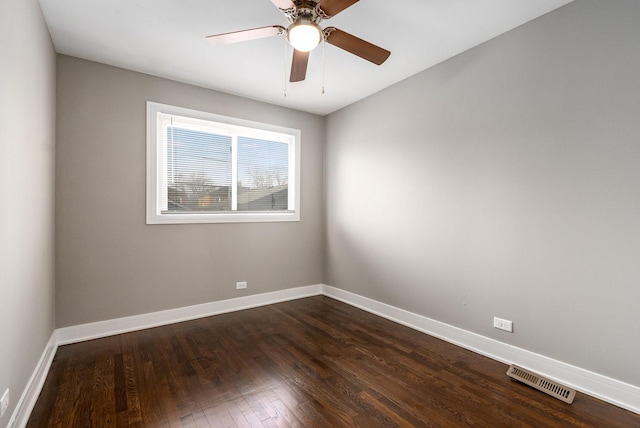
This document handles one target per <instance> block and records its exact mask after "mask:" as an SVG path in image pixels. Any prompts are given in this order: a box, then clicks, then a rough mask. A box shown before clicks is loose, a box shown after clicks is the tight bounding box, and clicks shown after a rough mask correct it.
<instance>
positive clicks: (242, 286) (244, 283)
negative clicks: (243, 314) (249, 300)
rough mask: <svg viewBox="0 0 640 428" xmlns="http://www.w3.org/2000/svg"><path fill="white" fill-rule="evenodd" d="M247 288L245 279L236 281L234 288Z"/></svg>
mask: <svg viewBox="0 0 640 428" xmlns="http://www.w3.org/2000/svg"><path fill="white" fill-rule="evenodd" d="M245 288H247V281H242V282H236V290H244V289H245Z"/></svg>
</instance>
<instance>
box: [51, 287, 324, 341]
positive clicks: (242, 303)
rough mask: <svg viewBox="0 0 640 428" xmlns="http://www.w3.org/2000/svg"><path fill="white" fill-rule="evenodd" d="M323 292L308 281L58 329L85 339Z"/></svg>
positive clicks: (66, 337) (63, 335)
mask: <svg viewBox="0 0 640 428" xmlns="http://www.w3.org/2000/svg"><path fill="white" fill-rule="evenodd" d="M319 294H322V285H308V286H306V287H296V288H288V289H286V290H279V291H272V292H270V293H262V294H253V295H251V296H244V297H236V298H233V299H227V300H218V301H216V302H209V303H202V304H199V305H193V306H185V307H182V308H176V309H168V310H165V311H159V312H151V313H148V314H142V315H134V316H130V317H124V318H116V319H112V320H107V321H98V322H92V323H89V324H81V325H75V326H72V327H64V328H59V329H57V330H56V334H57V337H58V345H66V344H69V343H76V342H82V341H85V340H91V339H97V338H100V337H106V336H113V335H114V334H120V333H128V332H130V331H136V330H144V329H146V328H152V327H158V326H161V325H167V324H173V323H177V322H182V321H189V320H193V319H197V318H204V317H209V316H212V315H218V314H224V313H227V312H234V311H241V310H243V309H250V308H255V307H258V306H265V305H271V304H273V303H279V302H285V301H287V300H295V299H301V298H303V297H309V296H317V295H319Z"/></svg>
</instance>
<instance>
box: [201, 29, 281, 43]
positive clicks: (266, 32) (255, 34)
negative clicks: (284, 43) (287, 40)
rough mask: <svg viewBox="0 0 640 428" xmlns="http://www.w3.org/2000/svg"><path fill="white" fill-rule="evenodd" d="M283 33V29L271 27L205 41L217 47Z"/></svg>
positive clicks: (237, 32) (207, 38) (216, 36)
mask: <svg viewBox="0 0 640 428" xmlns="http://www.w3.org/2000/svg"><path fill="white" fill-rule="evenodd" d="M284 33H285V28H284V27H282V26H280V25H272V26H270V27H260V28H253V29H251V30H243V31H233V32H231V33H224V34H215V35H213V36H208V37H206V40H207V42H209V43H211V44H212V45H214V46H219V45H228V44H231V43H238V42H245V41H247V40H255V39H262V38H265V37H271V36H277V35H279V34H284Z"/></svg>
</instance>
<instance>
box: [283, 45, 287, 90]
mask: <svg viewBox="0 0 640 428" xmlns="http://www.w3.org/2000/svg"><path fill="white" fill-rule="evenodd" d="M283 40H284V67H283V70H284V97H285V98H287V38H286V37H283Z"/></svg>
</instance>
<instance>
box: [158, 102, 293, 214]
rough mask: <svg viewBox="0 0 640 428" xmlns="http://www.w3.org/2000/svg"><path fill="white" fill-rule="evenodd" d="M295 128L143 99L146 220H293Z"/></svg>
mask: <svg viewBox="0 0 640 428" xmlns="http://www.w3.org/2000/svg"><path fill="white" fill-rule="evenodd" d="M299 146H300V131H299V130H296V129H290V128H283V127H279V126H273V125H267V124H263V123H257V122H250V121H247V120H242V119H236V118H231V117H225V116H219V115H214V114H211V113H204V112H199V111H195V110H188V109H184V108H180V107H173V106H169V105H164V104H158V103H154V102H148V103H147V224H161V223H233V222H268V221H298V220H299V219H300V185H299V183H300V162H299V159H300V147H299Z"/></svg>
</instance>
